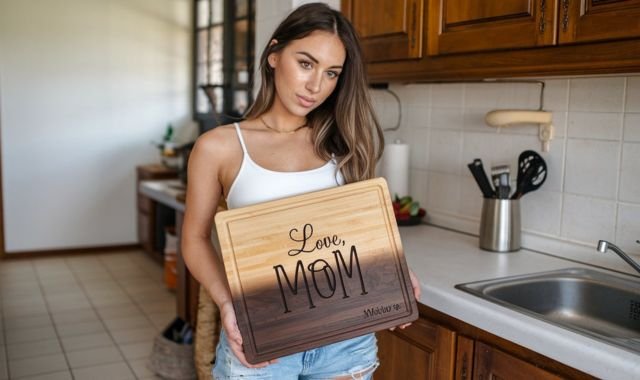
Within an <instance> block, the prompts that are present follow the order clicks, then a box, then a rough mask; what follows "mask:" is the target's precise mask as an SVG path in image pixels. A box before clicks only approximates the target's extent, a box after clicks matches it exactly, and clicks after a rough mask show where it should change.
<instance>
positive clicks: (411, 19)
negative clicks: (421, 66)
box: [342, 0, 425, 62]
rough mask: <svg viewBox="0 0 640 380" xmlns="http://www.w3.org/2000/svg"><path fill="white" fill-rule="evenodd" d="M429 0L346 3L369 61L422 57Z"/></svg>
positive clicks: (357, 0)
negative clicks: (426, 3)
mask: <svg viewBox="0 0 640 380" xmlns="http://www.w3.org/2000/svg"><path fill="white" fill-rule="evenodd" d="M424 1H425V0H405V1H396V0H343V1H342V12H343V13H344V14H345V15H346V16H347V17H348V18H349V19H350V20H351V22H352V23H353V26H354V27H355V28H356V30H357V31H358V34H359V35H360V41H361V42H362V49H363V52H364V56H365V60H366V61H367V62H384V61H396V60H403V59H413V58H420V57H422V36H423V22H424Z"/></svg>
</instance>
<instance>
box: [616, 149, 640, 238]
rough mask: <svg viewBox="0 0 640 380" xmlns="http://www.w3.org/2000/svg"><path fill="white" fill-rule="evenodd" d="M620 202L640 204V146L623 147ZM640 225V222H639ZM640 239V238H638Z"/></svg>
mask: <svg viewBox="0 0 640 380" xmlns="http://www.w3.org/2000/svg"><path fill="white" fill-rule="evenodd" d="M620 200H621V201H624V202H634V203H640V144H639V143H625V144H623V145H622V170H621V171H620ZM639 223H640V220H639ZM638 238H639V239H640V236H639V237H638Z"/></svg>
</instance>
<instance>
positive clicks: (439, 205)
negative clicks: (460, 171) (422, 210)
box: [426, 171, 461, 214]
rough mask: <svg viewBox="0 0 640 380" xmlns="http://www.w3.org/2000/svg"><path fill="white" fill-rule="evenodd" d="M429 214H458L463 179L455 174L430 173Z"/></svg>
mask: <svg viewBox="0 0 640 380" xmlns="http://www.w3.org/2000/svg"><path fill="white" fill-rule="evenodd" d="M428 176H429V179H428V181H427V203H426V205H427V207H428V209H427V212H429V211H430V210H431V211H433V212H441V213H445V214H457V213H458V204H459V203H460V183H461V177H460V176H458V175H454V174H445V173H438V172H431V171H430V172H428Z"/></svg>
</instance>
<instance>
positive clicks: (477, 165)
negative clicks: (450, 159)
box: [467, 158, 496, 198]
mask: <svg viewBox="0 0 640 380" xmlns="http://www.w3.org/2000/svg"><path fill="white" fill-rule="evenodd" d="M467 167H468V168H469V171H470V172H471V174H472V175H473V178H475V180H476V183H477V184H478V187H480V191H482V195H483V196H484V197H485V198H495V197H496V193H495V191H494V190H493V188H492V187H491V183H489V178H488V177H487V173H486V172H485V171H484V166H483V165H482V160H481V159H479V158H476V159H475V160H473V162H471V163H469V164H468V165H467Z"/></svg>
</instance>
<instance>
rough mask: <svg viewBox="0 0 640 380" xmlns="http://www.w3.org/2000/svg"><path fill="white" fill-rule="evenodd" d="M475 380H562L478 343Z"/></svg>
mask: <svg viewBox="0 0 640 380" xmlns="http://www.w3.org/2000/svg"><path fill="white" fill-rule="evenodd" d="M474 362H475V369H474V373H473V379H474V380H489V379H537V380H560V379H562V378H561V377H559V376H556V375H554V374H552V373H550V372H547V371H545V370H543V369H541V368H538V367H536V366H534V365H533V364H530V363H527V362H525V361H522V360H520V359H518V358H516V357H515V356H511V355H509V354H507V353H504V352H502V351H500V350H498V349H497V348H494V347H491V346H489V345H487V344H485V343H482V342H478V343H477V344H476V348H475V360H474Z"/></svg>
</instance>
